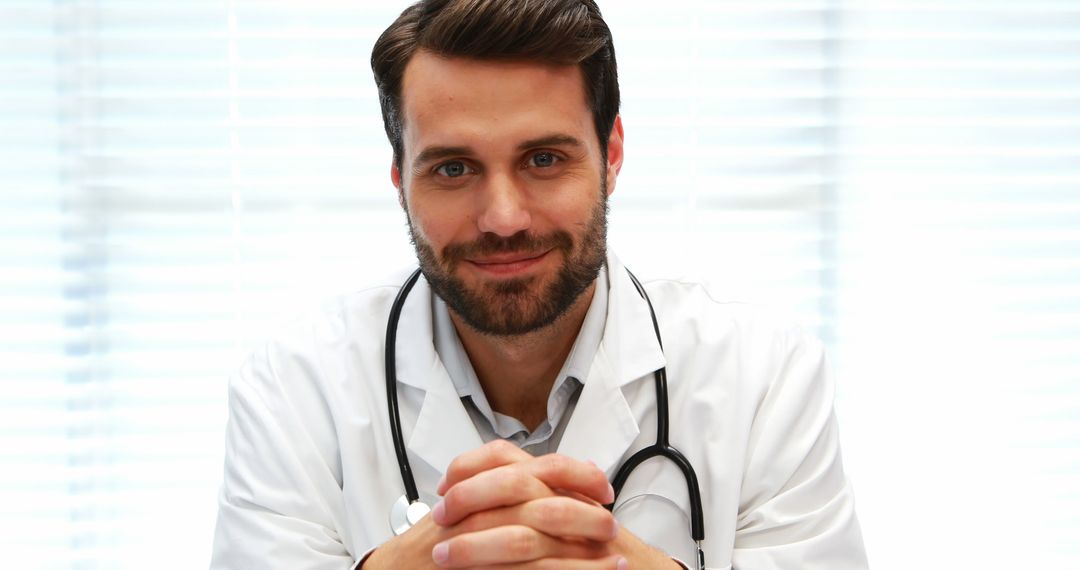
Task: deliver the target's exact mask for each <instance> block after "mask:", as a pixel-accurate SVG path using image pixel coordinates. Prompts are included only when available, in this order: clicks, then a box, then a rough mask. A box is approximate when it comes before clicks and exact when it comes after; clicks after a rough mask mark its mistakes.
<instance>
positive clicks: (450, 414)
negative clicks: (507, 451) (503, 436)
mask: <svg viewBox="0 0 1080 570" xmlns="http://www.w3.org/2000/svg"><path fill="white" fill-rule="evenodd" d="M402 281H403V282H404V278H402ZM433 302H434V298H433V296H432V292H431V287H430V286H429V285H428V282H427V280H426V279H424V278H423V277H422V276H421V278H420V280H419V281H417V282H416V286H415V287H413V290H412V292H411V293H409V297H408V298H407V299H406V300H405V306H404V307H402V310H401V321H400V322H399V324H398V341H397V353H398V357H397V359H396V360H397V368H398V371H397V377H398V383H399V384H403V385H406V386H411V387H413V388H417V389H420V390H423V391H424V396H423V398H424V401H423V404H421V406H420V411H419V413H418V415H417V418H416V424H415V425H414V426H413V429H412V434H411V435H409V439H408V443H407V444H406V447H407V448H408V449H409V451H411V452H412V453H414V454H416V455H417V456H419V457H420V459H423V460H424V461H425V462H427V463H428V464H429V465H431V466H432V467H433V468H435V469H436V470H438V471H439V473H445V472H446V468H447V467H448V466H449V465H450V462H451V461H453V459H454V458H455V457H457V456H458V455H461V454H462V453H465V452H466V451H469V450H470V449H475V448H477V447H480V446H481V445H483V443H484V442H483V440H481V438H480V434H479V433H477V431H476V426H474V425H473V423H472V419H471V418H470V417H469V413H468V412H467V411H466V410H465V407H464V406H463V405H462V404H461V398H460V397H459V396H458V393H457V390H456V389H455V388H454V383H453V381H452V380H451V379H450V375H449V374H448V373H447V371H446V368H445V367H443V364H442V361H440V360H439V358H438V355H437V353H436V352H435V344H434V338H435V331H434V328H433V326H434V321H433V319H432V304H433ZM403 355H407V356H403ZM399 389H400V388H399ZM399 398H401V395H400V394H399ZM402 427H403V428H404V429H405V430H406V433H408V427H407V426H402Z"/></svg>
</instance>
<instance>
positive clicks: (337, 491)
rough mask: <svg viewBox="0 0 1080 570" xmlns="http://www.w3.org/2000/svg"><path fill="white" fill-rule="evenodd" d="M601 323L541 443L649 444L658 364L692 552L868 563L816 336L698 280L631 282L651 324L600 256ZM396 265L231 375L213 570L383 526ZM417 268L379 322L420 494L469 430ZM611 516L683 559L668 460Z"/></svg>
mask: <svg viewBox="0 0 1080 570" xmlns="http://www.w3.org/2000/svg"><path fill="white" fill-rule="evenodd" d="M608 267H609V275H610V281H611V289H610V297H609V301H608V316H607V322H606V326H605V331H604V337H603V340H602V342H601V344H600V347H599V349H598V351H597V354H596V359H595V361H594V362H593V365H592V369H591V371H590V373H589V376H588V378H587V379H586V380H585V383H584V384H585V385H584V387H583V389H582V392H581V395H580V399H579V401H578V403H577V408H576V409H575V411H574V413H573V416H572V417H571V418H570V421H569V424H568V425H567V428H566V431H565V433H564V435H563V438H562V441H561V443H560V446H559V453H562V454H565V455H569V456H571V457H576V458H579V459H589V460H592V461H593V462H595V463H596V464H597V465H599V466H600V467H601V468H602V469H604V470H606V471H607V473H608V475H609V477H613V476H614V473H615V471H616V469H617V468H618V466H619V465H620V464H621V463H622V461H623V460H625V459H626V458H628V457H629V456H630V455H631V454H632V453H633V452H634V451H636V450H638V449H641V448H642V447H645V446H647V445H650V444H652V443H653V442H654V440H655V437H656V431H655V430H656V420H655V413H654V405H655V402H656V394H655V389H654V383H653V371H654V370H656V369H658V368H660V367H661V366H665V365H666V366H667V371H668V390H669V401H670V409H671V443H672V445H674V446H675V447H676V448H678V449H679V450H680V451H682V453H683V454H684V455H686V457H687V458H689V460H690V461H691V463H692V464H693V465H694V468H695V469H696V471H697V476H698V479H699V481H700V485H701V495H702V499H703V503H704V514H705V521H704V522H705V533H706V538H705V541H704V543H703V546H704V551H705V558H706V563H707V566H708V567H710V568H721V569H723V568H731V567H734V568H738V569H740V570H768V569H785V570H848V569H852V570H854V569H862V568H866V567H867V563H866V558H865V554H864V552H863V545H862V537H861V535H860V531H859V526H858V522H857V520H856V517H855V511H854V505H853V498H852V493H851V488H850V486H849V483H848V481H847V479H846V478H845V476H844V472H843V468H842V466H841V462H840V449H839V445H838V438H837V426H836V421H835V418H834V415H833V406H832V400H833V390H832V385H831V383H830V382H829V381H828V380H827V378H826V376H825V374H824V370H823V359H822V347H821V345H820V344H819V343H818V342H816V341H814V340H813V339H810V338H808V337H807V336H805V335H804V334H802V333H801V332H799V331H798V330H796V329H792V328H788V327H782V326H777V325H776V324H775V322H774V321H772V320H771V319H767V318H762V317H761V316H760V315H758V314H755V312H754V310H752V309H751V308H750V307H749V306H747V305H743V304H737V303H723V302H719V301H717V300H715V299H713V297H711V296H710V294H709V292H708V291H707V290H706V289H705V288H704V287H702V286H700V285H698V284H694V283H687V282H681V281H672V280H651V281H650V280H647V281H646V282H645V286H646V289H647V291H648V292H649V295H650V297H651V298H652V302H653V305H654V306H655V309H656V312H657V319H658V320H659V323H660V329H661V334H662V335H663V340H664V347H665V350H664V351H661V349H660V347H659V346H658V344H657V342H656V337H655V335H654V333H653V326H652V322H651V320H650V316H649V310H648V306H647V305H646V303H645V301H644V300H643V299H642V298H641V297H640V296H639V295H638V293H637V291H636V290H635V289H634V287H633V284H632V283H631V282H630V280H629V278H628V276H627V275H626V272H625V270H624V269H623V267H622V265H621V264H620V263H619V261H618V260H617V259H616V258H615V257H614V256H609V260H608ZM404 277H405V274H402V275H400V276H398V277H395V278H393V279H392V280H388V281H387V282H386V283H385V285H384V286H379V287H373V288H369V289H366V290H363V291H360V292H358V293H355V294H351V295H348V296H345V297H343V298H342V299H340V301H339V302H337V303H336V304H335V305H333V306H332V307H329V308H327V310H325V311H324V312H322V313H320V314H318V315H317V316H315V317H313V318H310V319H307V320H305V321H303V322H302V323H300V324H296V325H294V326H292V327H290V328H288V330H286V331H285V332H284V333H282V334H279V335H277V336H276V337H275V338H274V339H273V340H272V341H271V342H269V343H268V344H267V345H266V346H265V347H264V348H263V349H262V350H260V351H258V352H257V353H256V354H254V355H253V356H252V357H251V358H250V360H249V361H248V362H247V363H246V365H245V366H244V367H243V368H242V370H241V371H240V372H239V374H238V375H237V376H236V377H234V378H233V380H232V382H231V385H230V402H229V409H230V414H229V427H228V435H227V447H226V465H225V479H224V484H223V486H222V491H221V497H220V511H219V515H218V523H217V531H216V537H215V541H214V556H213V562H212V563H211V567H212V568H214V569H220V570H224V569H236V570H248V569H251V568H260V569H274V568H280V569H289V570H298V569H311V570H316V569H318V570H323V569H325V570H331V569H333V570H344V569H347V568H350V567H351V566H353V565H354V563H355V560H356V559H358V558H359V557H361V556H362V555H364V554H365V553H366V552H367V551H369V550H370V549H372V548H373V547H376V546H377V545H379V544H380V543H382V542H384V541H386V540H388V539H389V538H391V536H392V534H391V530H390V523H389V513H390V508H391V504H392V503H393V502H394V501H395V500H396V499H397V498H398V497H399V496H400V495H401V494H402V493H403V492H404V491H403V487H402V482H401V476H400V474H399V471H398V464H397V461H396V460H395V455H394V448H393V443H392V439H391V437H390V428H389V420H388V417H387V408H386V393H385V392H386V388H385V383H384V375H383V350H384V335H385V327H386V320H387V315H388V313H389V311H390V306H391V304H392V302H393V299H394V296H395V295H396V294H397V292H398V288H399V287H400V285H401V282H402V281H404ZM431 307H432V301H431V290H430V288H429V287H428V285H427V283H426V282H425V281H424V280H423V279H421V280H420V281H419V282H418V283H417V285H416V287H415V288H414V289H413V291H412V293H411V294H410V296H409V298H408V300H407V302H406V303H405V307H404V310H403V311H402V314H401V324H400V328H399V329H398V349H397V354H398V356H397V366H398V382H399V384H398V397H399V401H400V406H401V422H402V428H403V432H404V436H405V440H406V442H407V447H408V453H409V459H410V461H411V463H412V468H413V471H414V474H415V477H416V482H417V485H418V487H419V488H420V490H421V493H422V494H426V495H431V494H433V493H434V489H435V487H436V484H437V482H438V481H439V478H440V477H441V475H442V474H443V472H444V471H445V470H446V468H447V465H448V464H449V463H450V461H451V460H452V459H453V458H454V457H456V456H458V455H459V454H461V453H463V452H465V451H468V450H470V449H473V448H475V447H478V446H480V445H482V442H481V439H480V436H479V435H478V434H477V432H476V429H475V427H474V426H473V424H472V421H471V420H470V418H469V415H468V413H467V412H466V410H465V408H464V407H463V406H462V404H461V401H460V399H459V398H458V395H457V393H456V392H455V389H454V386H453V383H452V382H451V380H450V378H449V376H448V375H447V373H446V370H445V369H444V367H443V365H442V363H441V362H440V360H439V358H438V356H437V354H436V352H435V349H434V346H433V343H432V315H431V310H432V309H431ZM615 512H616V516H617V518H618V520H619V521H620V522H621V523H622V524H623V525H624V526H625V527H626V528H628V529H630V530H631V531H632V532H634V533H635V534H636V535H637V536H639V537H640V538H642V539H643V540H645V541H647V542H649V543H651V544H652V545H654V546H656V547H658V548H660V549H662V550H664V551H666V552H668V553H669V554H671V555H672V556H675V557H677V558H680V559H682V560H685V561H686V562H687V563H689V564H690V565H692V564H693V561H694V560H695V554H694V552H695V551H694V548H693V542H692V540H691V538H690V528H689V507H688V499H687V493H686V487H685V483H684V480H683V477H682V475H681V473H680V472H679V471H678V469H677V468H676V467H675V466H674V465H672V464H671V463H670V462H668V461H666V460H662V459H651V460H649V461H647V462H646V463H644V464H643V465H641V466H640V467H638V469H637V470H636V471H635V472H634V474H633V475H632V476H631V477H630V479H629V481H628V482H627V484H626V486H625V488H624V489H623V490H622V493H621V494H620V496H619V500H618V502H617V505H616V511H615Z"/></svg>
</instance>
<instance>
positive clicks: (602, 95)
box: [371, 0, 619, 167]
mask: <svg viewBox="0 0 1080 570" xmlns="http://www.w3.org/2000/svg"><path fill="white" fill-rule="evenodd" d="M418 49H426V50H429V51H432V52H434V53H437V54H440V55H445V56H456V57H469V58H476V59H502V60H534V61H540V62H544V63H551V64H556V65H577V66H578V67H580V69H581V72H582V76H583V78H584V79H585V96H586V98H587V101H586V102H587V103H588V105H589V109H590V110H591V111H592V114H593V123H594V125H595V127H596V136H597V138H598V139H599V140H600V149H601V152H602V153H604V155H605V156H606V154H607V142H608V136H609V135H610V134H611V129H612V126H613V125H614V124H615V116H616V115H618V113H619V79H618V73H617V69H616V65H615V46H614V44H613V42H612V39H611V31H610V30H609V29H608V26H607V23H605V22H604V20H603V18H602V17H601V16H600V8H598V7H597V6H596V3H595V2H594V1H593V0H420V1H419V2H417V3H415V4H413V5H412V6H409V7H408V8H406V9H405V11H404V12H402V13H401V15H400V16H398V19H397V20H395V21H394V23H393V24H390V27H389V28H387V29H386V31H384V32H383V33H382V35H381V36H379V39H378V40H377V41H376V42H375V47H374V48H373V49H372V51H371V70H372V71H373V72H374V73H375V85H376V86H377V87H378V89H379V104H380V105H381V106H382V116H383V124H384V126H385V127H386V136H387V137H388V138H389V139H390V146H391V147H393V149H394V161H395V162H396V163H397V164H398V166H399V167H400V166H401V159H402V153H403V149H402V142H401V137H402V128H403V124H402V121H403V117H402V114H401V82H402V78H403V77H404V75H405V66H406V65H407V64H408V63H409V59H410V58H411V57H412V55H413V54H414V53H416V50H418Z"/></svg>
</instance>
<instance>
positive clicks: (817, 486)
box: [732, 331, 867, 570]
mask: <svg viewBox="0 0 1080 570" xmlns="http://www.w3.org/2000/svg"><path fill="white" fill-rule="evenodd" d="M775 342H776V348H778V349H779V350H780V354H781V355H783V356H782V357H781V358H780V359H778V361H777V362H778V364H777V365H776V367H775V368H773V369H771V373H770V374H768V375H767V376H771V381H770V382H769V383H768V385H767V386H766V387H765V388H764V389H763V390H762V391H761V392H760V396H759V399H758V401H757V408H756V410H757V411H756V413H755V415H754V418H753V420H752V425H751V428H750V432H749V440H748V447H747V455H746V466H745V469H744V477H743V486H742V490H741V493H740V505H739V517H738V521H737V528H736V533H735V544H734V550H733V553H732V561H733V566H734V568H737V569H743V570H773V569H776V570H781V569H783V570H789V569H792V568H799V569H800V570H863V569H865V568H867V560H866V554H865V550H864V547H863V541H862V535H861V532H860V529H859V524H858V520H857V519H856V516H855V507H854V499H853V496H852V492H851V486H850V484H849V482H848V480H847V478H846V476H845V475H844V470H843V466H842V464H841V460H840V444H839V437H838V432H837V423H836V417H835V415H834V412H833V386H832V384H831V383H830V380H829V378H828V377H827V374H826V370H825V363H824V351H823V348H822V346H821V344H820V343H819V342H818V341H816V340H814V339H811V338H809V337H807V336H806V335H804V334H802V333H801V332H799V331H788V332H787V333H783V334H780V335H779V336H778V337H777V338H776V340H775Z"/></svg>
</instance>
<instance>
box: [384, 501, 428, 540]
mask: <svg viewBox="0 0 1080 570" xmlns="http://www.w3.org/2000/svg"><path fill="white" fill-rule="evenodd" d="M430 512H431V507H429V506H427V503H425V502H424V501H419V500H418V501H413V502H412V503H410V502H409V499H408V497H406V496H405V495H402V496H400V497H398V499H397V500H396V501H394V506H393V507H390V528H391V529H393V531H394V535H395V536H401V535H402V534H405V531H407V530H409V529H410V528H412V526H413V525H414V524H416V523H418V522H420V519H422V518H424V517H425V516H427V514H428V513H430Z"/></svg>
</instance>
